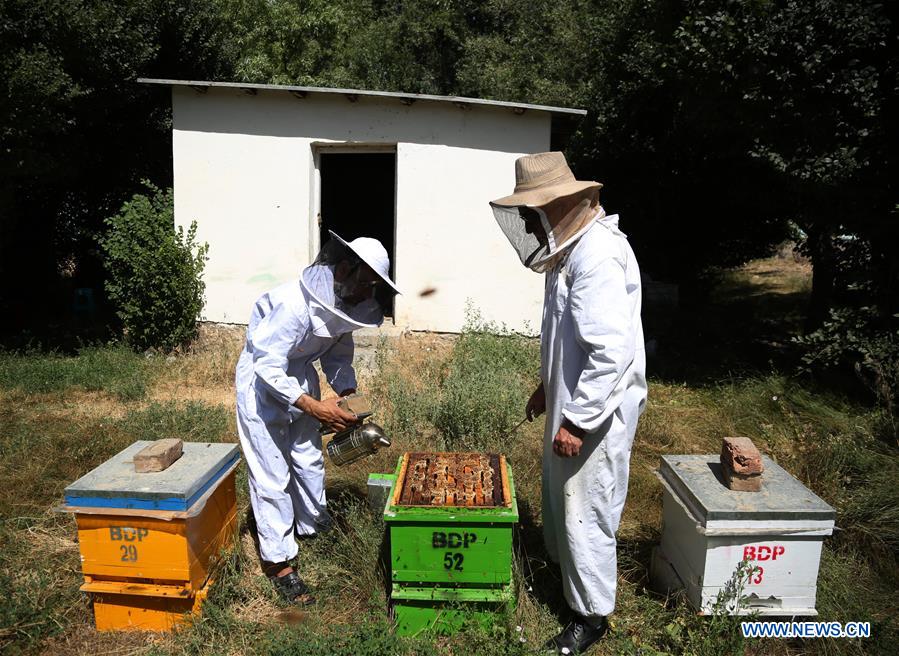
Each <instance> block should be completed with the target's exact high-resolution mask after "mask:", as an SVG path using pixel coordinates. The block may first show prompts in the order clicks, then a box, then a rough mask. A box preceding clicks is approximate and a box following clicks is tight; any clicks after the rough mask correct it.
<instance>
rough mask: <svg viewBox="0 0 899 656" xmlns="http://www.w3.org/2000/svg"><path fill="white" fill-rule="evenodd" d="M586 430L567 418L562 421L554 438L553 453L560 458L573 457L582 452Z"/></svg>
mask: <svg viewBox="0 0 899 656" xmlns="http://www.w3.org/2000/svg"><path fill="white" fill-rule="evenodd" d="M583 436H584V431H583V430H582V429H580V428H578V427H577V426H575V425H574V424H572V423H571V422H569V421H568V420H567V419H565V420H563V421H562V425H561V426H560V427H559V432H557V433H556V436H555V437H554V438H553V453H555V454H556V455H557V456H559V457H560V458H573V457H574V456H576V455H577V454H579V453H580V452H581V445H582V444H583V443H584V440H583V439H582V438H583Z"/></svg>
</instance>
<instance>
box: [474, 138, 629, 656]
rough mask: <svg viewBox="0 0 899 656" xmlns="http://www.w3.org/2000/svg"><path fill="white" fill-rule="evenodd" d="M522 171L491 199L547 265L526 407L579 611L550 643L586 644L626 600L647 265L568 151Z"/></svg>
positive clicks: (514, 235) (528, 253) (510, 231)
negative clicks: (618, 600) (626, 516)
mask: <svg viewBox="0 0 899 656" xmlns="http://www.w3.org/2000/svg"><path fill="white" fill-rule="evenodd" d="M515 177H516V185H515V193H513V194H512V195H511V196H507V197H505V198H501V199H499V200H496V201H493V202H492V203H491V206H492V208H493V211H494V215H495V217H496V220H497V222H498V223H499V226H500V228H502V230H503V232H504V233H505V235H506V236H507V237H508V238H509V241H510V242H511V243H512V246H513V247H515V249H516V251H517V253H518V255H519V257H520V258H521V262H522V264H524V265H525V266H527V267H529V268H531V269H533V270H534V271H538V272H545V273H546V289H545V294H544V303H543V323H542V328H541V341H540V353H541V381H542V382H541V384H540V385H539V387H538V388H537V389H536V391H535V392H534V393H533V395H532V396H531V399H530V400H529V401H528V404H527V407H526V408H525V412H526V414H527V417H528V418H529V419H531V420H533V419H534V418H535V417H537V416H539V415H541V414H542V413H543V412H544V411H545V412H546V428H545V431H544V449H543V529H544V540H545V542H546V548H547V551H548V552H549V555H550V557H551V558H552V559H553V560H554V561H556V562H558V563H559V565H560V568H561V571H562V581H563V586H564V593H565V599H566V601H567V602H568V605H569V606H570V607H571V609H572V610H573V611H574V618H573V619H572V621H571V622H570V623H569V624H568V625H567V626H566V627H565V628H564V630H563V631H562V632H561V633H559V634H558V635H557V636H555V637H554V638H552V639H551V640H550V641H549V642H548V643H547V644H546V648H547V649H549V650H555V651H556V652H558V653H560V654H565V653H579V652H583V651H585V650H586V649H587V648H589V647H590V645H592V644H593V643H594V642H596V641H597V640H598V639H599V638H600V637H602V636H603V635H604V634H605V632H606V630H607V627H608V623H607V620H606V617H607V616H608V615H609V614H610V613H611V612H612V610H613V609H614V608H615V583H616V569H617V563H616V557H615V546H616V542H615V533H616V531H617V530H618V523H619V521H620V519H621V511H622V508H623V506H624V500H625V497H626V496H627V482H628V468H629V461H630V455H631V445H632V444H633V440H634V433H635V432H636V430H637V420H638V418H639V417H640V414H641V413H642V412H643V408H644V405H645V403H646V378H645V370H646V356H645V352H644V346H643V328H642V324H641V321H640V270H639V267H638V266H637V261H636V259H635V258H634V253H633V251H632V250H631V247H630V245H629V244H628V242H627V239H626V237H625V235H624V234H623V233H622V232H621V231H620V230H619V229H618V215H612V216H606V214H605V212H604V210H603V208H602V206H601V205H600V204H599V190H600V188H601V187H602V185H600V184H599V183H598V182H583V181H578V180H576V179H575V178H574V175H573V174H572V173H571V170H570V169H569V168H568V164H567V163H566V161H565V157H564V155H563V154H562V153H557V152H553V153H539V154H536V155H529V156H526V157H522V158H520V159H518V160H517V161H516V163H515Z"/></svg>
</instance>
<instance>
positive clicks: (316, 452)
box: [236, 232, 398, 603]
mask: <svg viewBox="0 0 899 656" xmlns="http://www.w3.org/2000/svg"><path fill="white" fill-rule="evenodd" d="M330 234H331V239H330V240H329V241H328V242H327V243H326V244H325V245H324V246H323V247H322V249H321V252H320V253H319V255H318V257H317V258H316V260H315V262H313V263H312V264H311V265H310V266H308V267H307V268H306V269H304V270H303V273H302V275H301V276H300V278H299V280H294V281H292V282H289V283H286V284H284V285H281V286H280V287H277V288H276V289H274V290H272V291H270V292H268V293H266V294H263V295H262V296H261V297H260V298H259V299H258V300H257V301H256V304H255V306H254V308H253V312H252V315H251V316H250V323H249V326H248V327H247V340H246V344H245V346H244V349H243V352H242V353H241V355H240V360H239V361H238V363H237V373H236V389H237V428H238V433H239V435H240V444H241V447H242V448H243V453H244V457H245V459H246V463H247V468H248V470H249V483H250V501H251V503H252V507H253V515H254V517H255V520H256V527H257V533H258V536H259V552H260V557H261V559H262V561H263V565H264V569H265V571H266V574H268V576H269V577H270V578H271V579H272V582H273V583H274V585H275V587H276V588H277V590H278V591H279V593H280V594H281V595H282V597H284V598H285V599H287V600H288V601H292V602H297V603H311V602H312V601H314V599H313V598H312V596H311V594H310V592H309V590H308V588H307V586H306V585H305V584H304V583H303V581H302V580H301V579H300V578H299V576H298V575H297V573H296V571H294V569H293V567H292V565H291V560H292V559H293V558H294V557H295V556H296V555H297V543H296V541H295V540H294V534H296V535H301V536H302V535H314V534H315V533H317V532H318V531H321V530H325V529H327V528H328V526H329V524H330V517H329V516H328V512H327V510H326V501H325V485H324V475H325V470H324V459H323V457H322V440H321V432H320V427H321V425H322V424H324V425H327V426H330V427H331V428H333V429H336V430H341V429H343V428H346V427H347V426H350V425H352V424H353V423H356V421H357V419H356V417H355V415H353V414H350V413H348V412H345V411H343V410H341V409H340V408H339V407H338V406H337V402H338V400H339V398H334V399H331V400H329V401H321V400H320V398H321V391H320V389H319V383H318V374H317V373H316V370H315V368H314V367H313V363H314V362H315V361H316V360H318V361H320V363H321V367H322V370H323V371H324V373H325V375H326V377H327V379H328V383H329V384H330V385H331V387H332V388H333V389H334V391H335V392H337V393H338V394H339V395H340V397H343V396H346V395H347V394H351V393H353V392H355V391H356V374H355V372H354V370H353V335H352V332H353V331H354V330H358V329H359V328H373V327H376V326H379V325H381V323H382V321H383V320H384V308H385V307H387V306H388V304H389V302H390V300H391V299H392V298H393V296H394V295H395V294H396V293H397V292H398V290H397V288H396V285H394V283H393V281H392V280H391V279H390V277H389V274H390V261H389V259H388V255H387V251H386V250H385V249H384V247H383V246H382V245H381V243H380V242H379V241H377V240H376V239H370V238H367V237H360V238H358V239H354V240H353V241H351V242H349V243H347V242H345V241H344V240H343V239H341V238H340V237H338V236H337V235H336V234H334V233H333V232H331V233H330Z"/></svg>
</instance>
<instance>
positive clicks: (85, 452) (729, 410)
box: [0, 260, 899, 656]
mask: <svg viewBox="0 0 899 656" xmlns="http://www.w3.org/2000/svg"><path fill="white" fill-rule="evenodd" d="M794 265H795V266H794ZM778 267H782V268H783V269H784V271H783V272H782V273H783V275H778V274H777V270H778ZM801 273H802V272H801V266H798V265H796V263H792V262H787V263H786V264H783V263H782V262H781V263H778V262H777V261H774V260H772V261H764V262H760V263H753V264H752V265H750V266H748V267H746V268H744V269H741V270H737V271H732V272H727V273H726V275H724V276H723V282H722V283H721V284H720V285H719V286H718V287H717V288H716V289H715V291H714V294H713V298H714V305H713V306H711V307H710V308H709V309H708V314H709V315H710V316H711V317H712V318H711V319H709V320H708V321H706V322H703V321H701V319H700V317H697V316H687V317H685V318H683V323H681V324H679V325H675V326H673V327H672V328H671V332H670V333H668V334H667V335H666V336H663V337H662V338H660V340H659V355H658V356H657V358H656V360H655V361H652V362H651V363H650V373H651V378H650V400H649V404H648V407H647V411H646V413H645V414H644V416H643V418H642V420H641V423H640V427H639V430H638V434H637V438H636V442H635V449H634V454H633V458H632V468H631V480H630V492H629V496H628V502H627V505H626V507H625V512H624V516H623V519H622V524H621V529H620V532H619V594H618V609H617V611H616V613H615V615H614V617H613V630H612V632H611V634H610V635H609V636H608V638H607V639H606V640H604V641H603V642H602V643H601V644H600V645H598V646H597V647H596V648H595V649H594V650H593V651H592V652H591V653H594V654H597V655H598V656H599V655H602V654H646V655H648V654H696V655H700V654H742V653H751V654H764V655H772V656H775V655H781V654H783V655H786V654H821V655H828V656H830V655H831V654H867V653H885V654H886V653H892V648H893V646H894V644H895V642H896V640H897V639H899V630H897V623H896V617H897V616H899V612H897V611H899V608H897V602H896V599H895V591H896V590H897V589H899V575H897V566H896V553H897V545H899V542H897V536H899V526H897V508H899V500H897V492H896V485H895V474H894V472H895V469H896V463H897V454H896V449H895V447H894V446H891V445H890V443H889V442H888V441H886V440H884V439H882V437H881V435H880V434H879V433H878V432H877V425H878V424H877V421H876V412H874V411H873V410H872V409H871V408H868V407H866V406H863V405H859V404H858V403H857V402H855V401H852V400H850V399H847V398H845V397H843V396H840V395H837V394H834V393H831V392H828V391H826V390H822V389H817V388H813V387H811V386H809V384H808V383H807V382H806V381H803V380H801V379H797V378H794V377H792V376H791V375H789V370H785V369H784V368H783V367H781V366H780V364H782V362H783V361H784V360H783V358H782V357H781V356H782V355H783V353H781V352H780V351H779V350H778V347H777V344H782V343H785V340H782V339H781V338H780V337H779V335H778V332H777V330H778V325H777V323H776V322H774V321H773V319H772V320H770V321H769V318H770V317H772V316H776V315H777V313H778V312H781V313H783V312H784V311H786V310H787V309H789V308H795V306H796V299H797V298H800V297H801V296H802V294H803V293H805V292H804V291H803V290H805V289H806V287H805V286H806V285H807V276H806V277H803V276H802V275H801ZM765 290H768V292H766V291H765ZM766 294H767V295H766ZM785 298H786V299H789V300H788V301H785V300H784V299H785ZM735 308H739V311H736V309H735ZM730 315H734V316H736V317H737V318H738V319H739V321H744V322H745V321H748V318H747V317H751V316H755V317H757V318H758V319H759V320H758V321H756V322H753V323H752V324H751V325H748V324H747V327H746V330H744V331H743V332H742V333H739V334H738V333H736V332H734V330H733V326H734V321H735V320H736V319H734V318H733V317H731V316H730ZM796 320H797V318H796V317H794V316H792V315H790V316H787V317H786V318H785V319H784V320H783V323H782V324H781V327H780V329H789V328H790V326H791V325H794V322H795V321H796ZM697 325H702V326H703V331H701V332H695V333H694V334H692V337H691V339H692V340H693V341H692V342H690V341H689V340H688V339H687V336H690V335H691V333H690V330H689V327H690V326H694V327H695V326H697ZM715 331H720V332H715ZM721 334H723V335H725V336H729V338H728V339H723V338H722V339H718V338H717V337H715V338H712V337H714V336H715V335H721ZM674 336H677V339H675V337H674ZM710 336H711V337H710ZM242 339H243V337H242V332H241V331H234V332H233V333H227V332H216V333H212V332H208V331H207V332H206V334H204V336H203V338H202V339H201V340H200V341H199V342H198V344H197V345H195V347H194V348H193V349H192V350H191V351H189V352H187V353H183V354H180V355H178V356H175V357H166V356H157V355H154V356H152V357H146V356H144V355H134V354H131V353H128V352H124V351H121V350H120V349H117V348H116V347H109V348H105V349H104V348H95V349H87V350H85V351H83V352H81V353H80V354H79V355H77V356H74V357H67V358H66V357H61V356H58V355H54V354H49V355H46V354H45V355H41V354H38V353H36V352H30V353H25V354H10V353H5V354H2V355H0V480H2V481H3V484H2V486H0V589H2V590H8V591H9V593H7V594H5V595H4V597H3V599H2V600H0V650H2V651H4V652H8V653H54V654H82V653H97V654H100V653H134V654H159V655H162V654H184V655H193V654H250V653H253V654H271V655H276V654H277V655H287V654H317V653H321V654H354V655H355V654H372V655H373V654H404V655H413V654H414V655H422V656H424V655H430V654H459V655H462V654H464V655H466V656H468V655H470V654H487V655H492V654H496V655H499V654H528V653H534V649H535V648H536V647H538V646H539V645H540V644H541V643H542V642H543V640H545V638H546V637H547V636H549V635H551V634H552V633H554V632H555V631H556V630H558V626H559V624H560V622H561V621H562V620H563V619H564V601H563V599H562V596H561V580H560V577H559V571H558V568H557V567H555V566H553V565H551V564H550V563H548V561H547V558H546V554H545V551H544V549H543V544H542V526H541V521H540V516H541V494H540V470H541V460H540V459H541V452H542V447H541V439H542V427H541V426H539V425H538V423H534V424H527V423H526V424H524V425H523V426H521V427H520V428H519V429H518V430H516V431H514V432H512V433H509V432H508V429H509V428H511V427H512V426H514V425H515V424H516V423H517V421H518V419H519V418H520V417H521V416H522V413H523V406H524V402H525V401H526V399H527V395H528V393H529V392H530V391H531V389H532V387H533V385H534V384H535V383H536V380H537V367H538V366H539V358H538V356H537V346H536V343H535V342H534V341H533V340H529V339H525V338H521V337H518V336H515V335H496V334H493V333H490V332H486V331H483V330H479V329H477V326H471V327H470V330H468V331H467V332H466V333H465V334H463V335H462V336H461V337H459V339H458V340H450V339H446V338H443V337H440V336H432V335H423V336H410V337H405V338H399V339H397V340H394V341H392V342H390V343H387V342H385V343H383V344H382V345H381V347H380V348H379V349H378V353H377V356H376V365H375V367H374V368H373V369H372V370H370V371H364V372H361V374H362V381H361V386H360V388H361V389H363V390H367V391H368V392H369V393H371V394H372V395H373V397H374V399H373V400H374V405H375V407H376V409H377V414H376V415H375V420H376V421H378V422H379V423H382V425H384V426H385V428H386V429H387V431H388V433H389V434H390V435H391V437H392V438H393V440H394V445H393V446H392V447H391V448H390V449H388V450H386V451H382V452H379V453H378V454H377V455H375V456H374V457H372V458H370V459H367V460H363V461H361V462H359V463H355V464H353V465H350V466H347V467H344V468H334V467H330V465H329V466H328V480H327V484H328V497H329V507H330V508H331V511H332V514H333V515H334V517H335V519H336V526H335V528H334V530H333V531H332V532H331V533H329V534H327V535H324V536H322V537H320V538H317V539H315V540H307V541H302V542H301V543H300V554H299V563H300V567H301V569H302V571H303V575H304V577H305V578H306V579H307V580H308V581H309V583H310V584H312V585H313V586H314V588H315V590H316V594H317V596H318V598H319V603H318V604H317V606H316V607H315V608H313V609H308V610H299V609H292V608H289V607H287V606H285V605H284V604H282V603H281V602H279V600H278V599H277V598H276V597H275V595H274V593H273V591H272V589H271V586H270V585H269V583H268V581H267V580H266V579H265V577H264V576H263V574H262V571H261V569H260V567H259V562H258V558H257V557H256V554H255V547H254V544H253V539H252V535H251V534H250V533H249V531H248V530H247V525H246V521H245V520H244V519H242V521H241V534H240V539H239V541H238V543H237V544H236V545H235V547H234V550H233V553H232V554H231V555H230V557H228V558H225V559H223V560H222V563H221V565H220V567H219V571H218V574H217V578H216V582H215V584H214V586H213V589H212V592H211V594H210V597H209V600H208V602H207V603H206V605H205V606H204V612H203V614H202V615H201V616H200V617H198V618H196V619H194V620H193V621H192V622H191V623H190V624H188V625H187V626H185V627H184V628H182V629H180V630H178V631H177V632H174V633H172V634H158V635H155V634H151V635H144V634H127V633H124V634H121V633H113V634H100V633H97V632H96V631H94V630H93V628H92V624H91V621H92V620H91V612H90V608H89V605H88V603H87V601H86V599H84V598H83V597H82V596H81V594H80V593H79V592H78V586H79V584H80V581H81V576H80V572H79V557H78V545H77V544H76V543H75V541H74V538H75V530H74V524H73V521H72V519H71V518H70V517H69V516H67V515H59V514H56V513H53V512H52V511H51V508H52V507H53V506H54V505H55V504H57V503H58V502H59V501H60V500H61V498H62V490H63V488H64V487H65V485H67V484H68V483H70V482H71V481H73V480H75V479H76V478H78V477H79V476H81V475H82V474H84V473H85V472H86V471H88V470H89V469H91V468H92V467H94V466H96V465H97V464H99V463H101V462H103V461H104V460H105V459H107V458H108V457H109V456H111V455H112V454H114V453H116V452H117V451H119V450H120V449H122V448H124V447H125V446H127V445H128V444H130V443H131V442H133V441H134V440H136V439H156V438H158V437H170V436H173V437H182V438H184V439H186V440H194V441H234V440H235V439H236V433H235V427H234V419H233V417H234V405H233V404H234V391H233V383H232V381H233V371H234V364H235V361H236V358H237V355H238V353H239V351H240V348H241V345H242ZM741 340H742V341H741ZM703 341H704V342H705V344H706V349H707V350H708V345H709V344H714V345H716V347H717V348H719V349H720V350H721V356H722V357H721V358H718V359H717V360H716V358H715V357H713V354H709V353H705V354H704V355H703V356H702V357H701V358H699V359H692V358H693V357H694V355H695V354H697V353H702V350H701V348H700V346H701V344H700V345H697V344H696V343H695V342H703ZM766 344H767V345H768V346H765V345H766ZM772 345H773V346H772ZM758 352H762V353H763V354H765V355H767V354H769V353H771V352H777V353H778V356H777V357H776V358H771V359H770V360H769V358H767V357H763V358H761V359H758V358H753V357H750V356H752V355H753V354H755V353H758ZM691 354H692V355H691ZM680 358H686V359H685V360H680ZM700 365H701V366H700ZM653 372H656V373H653ZM135 380H139V381H140V382H139V384H140V385H142V390H143V391H142V392H140V393H139V394H137V393H133V392H121V391H119V390H126V389H128V385H135V386H136V385H138V383H137V382H135ZM134 389H137V388H136V387H135V388H134ZM736 434H739V435H748V436H750V437H752V438H753V440H754V441H755V442H756V444H757V445H758V446H759V447H760V448H761V449H762V450H763V451H765V452H766V453H768V454H769V455H770V456H771V457H772V458H774V459H775V460H777V461H778V462H779V463H780V464H781V465H783V466H784V467H785V468H787V469H788V470H789V471H790V472H792V473H793V474H794V475H795V476H797V477H798V478H799V479H800V480H802V481H803V482H804V483H805V484H806V485H808V486H809V487H810V488H811V489H812V490H814V491H815V492H816V493H817V494H818V495H819V496H821V497H823V498H824V499H825V500H827V501H828V502H829V503H831V504H832V505H834V506H835V507H836V508H837V510H838V519H837V525H838V527H839V528H840V529H841V530H839V531H838V532H836V533H835V535H834V536H832V537H830V538H827V539H826V541H825V548H824V552H823V556H822V561H821V570H820V574H819V585H818V610H819V613H820V619H824V620H835V621H843V622H845V621H850V620H856V621H871V622H872V625H873V637H872V638H871V639H869V640H865V641H857V640H856V641H851V640H833V639H831V640H816V641H783V640H766V641H764V640H756V641H743V640H742V639H740V638H739V637H738V635H737V628H736V621H735V620H734V619H732V618H729V617H722V618H706V617H699V616H696V615H695V614H694V613H693V612H692V610H691V609H690V608H689V606H688V605H687V604H686V603H685V601H684V600H683V599H680V598H677V597H673V598H664V597H661V596H659V595H657V594H655V593H654V592H652V591H651V590H650V588H649V585H648V581H647V572H648V566H649V559H650V554H651V550H652V547H653V546H654V545H656V544H658V541H659V539H660V535H661V490H660V486H659V484H658V480H657V479H656V477H655V473H654V470H655V468H656V466H657V463H658V458H659V456H660V455H661V454H670V453H714V452H717V450H718V448H719V446H720V440H721V438H722V437H724V436H727V435H736ZM444 448H453V449H469V448H470V449H496V450H499V451H501V452H503V453H505V454H507V455H508V457H509V458H510V461H511V463H512V466H513V468H514V473H515V478H516V488H517V492H518V502H519V510H520V514H521V523H520V526H519V528H518V530H517V537H516V553H515V568H516V573H517V576H516V579H517V580H516V585H517V587H518V603H517V607H516V609H515V611H514V615H513V617H512V623H511V626H510V627H505V626H502V625H498V626H496V627H495V630H494V632H493V633H492V634H491V633H483V632H478V631H475V630H471V631H467V632H463V633H461V634H459V635H456V636H453V637H451V638H428V637H423V638H421V639H417V640H406V639H400V638H397V637H396V636H394V635H393V634H392V633H391V632H390V630H389V618H388V614H387V608H386V594H385V588H386V578H385V571H384V567H383V564H382V560H381V555H382V549H383V542H382V540H383V533H382V531H383V527H382V523H381V522H380V520H379V519H378V518H377V517H375V516H373V515H372V514H371V513H370V511H369V510H368V508H367V505H366V502H365V482H366V479H367V475H368V473H369V472H373V471H380V472H387V471H392V470H393V469H394V467H395V464H396V459H397V457H398V456H399V455H400V454H401V453H402V452H404V451H407V450H413V449H427V450H436V449H444ZM240 472H241V474H240V478H239V485H238V490H239V499H238V504H239V513H240V517H241V518H244V517H245V513H246V510H247V506H248V500H247V493H246V474H245V470H244V469H243V468H241V470H240Z"/></svg>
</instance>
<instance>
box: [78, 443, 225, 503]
mask: <svg viewBox="0 0 899 656" xmlns="http://www.w3.org/2000/svg"><path fill="white" fill-rule="evenodd" d="M150 444H152V442H148V441H144V440H141V441H138V442H135V443H134V444H132V445H131V446H129V447H128V448H126V449H124V450H123V451H121V452H119V453H117V454H116V455H114V456H113V457H112V458H110V459H109V460H107V461H106V462H104V463H103V464H102V465H100V466H99V467H97V468H96V469H94V470H92V471H90V472H89V473H87V474H85V475H84V476H82V477H81V478H79V479H78V480H77V481H75V482H74V483H72V484H71V485H69V486H68V487H67V488H66V489H65V498H66V503H67V504H68V505H69V506H81V507H89V508H134V509H141V510H176V511H177V510H187V509H188V508H190V507H191V505H193V503H194V502H195V501H197V499H199V498H200V497H201V496H203V495H204V494H205V493H206V492H207V491H209V490H210V489H211V488H212V487H213V486H214V485H216V484H217V483H218V481H219V480H221V478H222V476H224V474H225V473H226V472H227V471H228V470H230V468H231V467H232V466H233V465H234V464H235V463H236V462H237V461H238V460H239V459H240V451H239V450H238V448H237V445H236V444H211V443H206V442H185V443H184V452H183V455H182V456H181V457H180V458H179V459H178V460H176V461H175V462H174V463H172V465H171V466H170V467H169V468H168V469H166V470H164V471H161V472H148V473H143V474H138V473H136V472H135V471H134V464H133V459H134V456H135V454H137V452H138V451H140V450H141V449H143V448H144V447H146V446H148V445H150Z"/></svg>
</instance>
